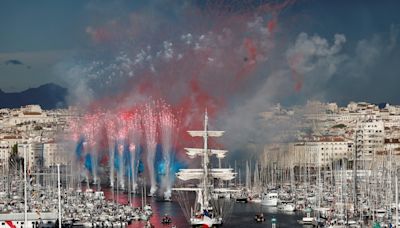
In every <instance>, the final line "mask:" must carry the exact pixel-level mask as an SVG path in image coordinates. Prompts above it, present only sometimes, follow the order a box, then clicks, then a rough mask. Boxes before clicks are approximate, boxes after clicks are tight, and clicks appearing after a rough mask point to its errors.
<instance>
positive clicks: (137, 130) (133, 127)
mask: <svg viewBox="0 0 400 228" xmlns="http://www.w3.org/2000/svg"><path fill="white" fill-rule="evenodd" d="M129 128H130V138H131V144H130V145H129V151H130V153H131V177H132V191H133V192H136V191H137V174H138V166H139V149H140V140H141V134H142V132H141V117H140V115H138V114H137V113H136V112H135V113H134V114H133V115H132V118H131V119H130V121H129Z"/></svg>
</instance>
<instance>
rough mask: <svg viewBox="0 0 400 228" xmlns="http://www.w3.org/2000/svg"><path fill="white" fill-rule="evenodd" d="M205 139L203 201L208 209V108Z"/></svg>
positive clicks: (205, 116)
mask: <svg viewBox="0 0 400 228" xmlns="http://www.w3.org/2000/svg"><path fill="white" fill-rule="evenodd" d="M203 141H204V148H203V149H204V155H203V170H204V176H203V189H204V194H203V203H202V205H201V206H202V210H204V209H208V202H209V186H208V178H209V177H208V115H207V109H206V113H205V115H204V134H203Z"/></svg>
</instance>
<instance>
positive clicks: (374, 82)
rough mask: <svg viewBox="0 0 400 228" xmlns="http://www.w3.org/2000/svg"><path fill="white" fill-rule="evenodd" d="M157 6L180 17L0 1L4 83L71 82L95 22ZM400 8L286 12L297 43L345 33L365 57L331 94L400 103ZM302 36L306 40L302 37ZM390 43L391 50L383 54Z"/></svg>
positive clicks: (356, 3)
mask: <svg viewBox="0 0 400 228" xmlns="http://www.w3.org/2000/svg"><path fill="white" fill-rule="evenodd" d="M166 1H168V0H166ZM161 2H162V1H161ZM181 2H182V1H181ZM273 2H279V1H273ZM199 4H200V5H201V3H199ZM152 5H154V8H155V9H154V11H151V13H159V12H162V13H163V14H170V16H171V18H173V17H174V9H173V8H171V9H168V4H160V1H156V0H152V1H145V0H144V1H87V0H80V1H70V0H65V1H61V0H60V1H54V0H38V1H13V0H9V1H7V0H5V1H1V3H0V88H1V89H2V90H4V91H20V90H23V89H26V88H29V87H34V86H38V85H41V84H44V83H48V82H55V83H59V84H62V85H66V83H65V81H64V80H65V79H64V78H63V76H62V75H60V72H59V70H58V67H57V66H58V65H59V63H60V62H63V61H65V60H66V59H70V58H72V57H75V56H76V55H77V53H78V55H82V53H85V52H86V51H87V50H91V49H93V48H96V47H94V46H93V37H91V36H90V33H91V32H90V31H91V30H90V28H93V27H96V26H97V25H102V24H104V23H107V21H110V19H112V18H117V19H120V17H119V15H124V14H126V13H129V12H130V11H138V10H140V9H141V8H143V7H146V8H147V9H149V8H150V9H151V8H152ZM160 5H161V6H160ZM162 7H163V8H162ZM399 10H400V1H396V0H392V1H377V0H351V1H349V0H335V1H332V0H318V1H317V0H301V1H296V2H295V3H294V4H292V5H291V6H289V7H288V8H287V9H286V10H284V12H283V13H282V17H292V20H297V19H298V20H299V21H300V22H299V23H296V24H295V25H294V26H293V27H291V28H288V29H290V30H291V34H293V39H292V41H291V42H293V43H294V42H295V41H296V37H297V36H298V35H299V34H300V33H307V34H308V36H309V37H311V36H313V35H318V36H319V37H323V38H326V39H327V40H329V42H333V37H334V35H335V34H342V35H344V36H345V40H346V43H345V45H343V47H341V52H343V54H344V55H346V56H347V58H349V59H352V58H354V59H357V61H359V62H350V61H348V62H347V63H346V64H343V65H340V66H338V67H340V69H335V73H334V74H332V76H330V77H329V78H328V79H327V81H328V83H325V84H324V86H325V90H326V91H327V92H326V93H328V94H330V95H329V99H338V100H343V101H345V100H346V99H347V98H346V97H348V96H350V97H351V98H352V99H362V98H363V97H365V99H367V100H368V99H372V100H373V98H374V97H373V96H375V97H376V96H378V99H376V100H382V101H383V100H386V99H387V100H393V101H400V98H396V97H400V96H398V93H397V91H398V89H397V86H395V85H397V84H399V83H400V79H399V76H400V71H399V70H400V67H399V66H400V64H398V63H399V62H400V59H399V56H400V53H399V48H398V32H399V25H400V13H399ZM149 23H150V22H149ZM297 41H298V42H301V40H300V41H299V38H297ZM299 45H300V44H299ZM374 45H375V46H374ZM383 49H385V50H386V49H387V51H384V52H382V53H381V51H382V50H383ZM365 50H366V51H365ZM364 51H365V52H364ZM371 59H372V61H373V62H374V64H373V65H371V64H368V66H367V68H363V69H356V68H357V67H356V66H355V65H362V64H367V63H369V62H368V61H370V60H371ZM334 61H340V60H336V59H335V60H334ZM347 73H348V74H354V75H355V74H357V75H358V74H364V73H365V75H364V76H357V75H356V76H354V77H349V78H343V77H341V75H340V74H347ZM304 83H306V81H305V82H304ZM350 85H352V86H354V87H351V86H350ZM289 99H291V98H289ZM293 99H295V98H293ZM373 101H375V100H373Z"/></svg>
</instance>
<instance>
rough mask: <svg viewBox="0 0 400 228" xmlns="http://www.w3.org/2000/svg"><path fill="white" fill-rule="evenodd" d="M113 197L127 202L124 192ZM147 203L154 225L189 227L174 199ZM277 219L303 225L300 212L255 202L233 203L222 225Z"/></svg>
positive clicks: (138, 227) (135, 199)
mask: <svg viewBox="0 0 400 228" xmlns="http://www.w3.org/2000/svg"><path fill="white" fill-rule="evenodd" d="M104 193H105V196H106V198H107V199H109V200H112V198H113V194H112V192H111V191H110V190H104ZM114 199H115V200H117V201H118V202H119V203H121V204H127V203H128V202H129V197H128V195H127V194H126V193H119V194H118V195H117V194H116V193H114ZM146 201H147V203H148V204H150V205H151V207H152V208H153V216H152V217H151V219H150V222H151V223H152V224H153V225H154V226H155V227H156V228H158V227H163V228H167V227H172V226H173V225H175V226H176V227H178V228H187V227H190V226H189V224H188V223H187V221H186V219H185V216H184V215H183V212H182V210H181V207H180V206H179V203H178V202H177V201H176V200H173V201H172V202H160V201H158V200H156V199H155V198H152V197H147V199H146ZM132 205H133V206H135V207H140V206H141V205H142V197H141V196H140V195H135V196H132ZM261 211H262V212H263V213H264V216H265V218H266V221H265V222H263V223H257V222H255V220H254V216H255V214H257V213H260V212H261ZM164 215H168V216H170V217H171V218H172V223H171V224H170V225H164V224H161V222H160V221H161V219H162V217H163V216H164ZM272 218H276V219H277V226H276V227H279V228H284V227H290V228H297V227H299V228H303V227H307V226H303V225H300V224H298V222H297V220H299V219H301V218H302V214H301V213H296V212H291V213H282V212H280V211H278V210H277V208H269V207H261V206H260V204H257V203H234V207H233V210H232V213H231V215H230V216H229V217H228V219H226V222H225V224H224V226H223V227H229V228H240V227H246V228H253V227H254V228H256V227H271V226H272V225H271V219H272ZM129 227H130V228H142V227H144V222H133V223H132V224H131V225H129Z"/></svg>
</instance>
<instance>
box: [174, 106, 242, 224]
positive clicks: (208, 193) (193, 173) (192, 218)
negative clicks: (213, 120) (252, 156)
mask: <svg viewBox="0 0 400 228" xmlns="http://www.w3.org/2000/svg"><path fill="white" fill-rule="evenodd" d="M188 133H189V134H190V135H191V136H192V137H202V138H203V142H204V143H203V148H185V150H186V153H187V154H188V155H189V157H190V158H192V159H193V158H196V157H199V158H201V161H202V162H201V163H202V166H201V168H197V169H180V170H179V172H178V173H177V174H176V176H177V177H178V179H180V180H182V181H188V180H197V181H198V184H197V186H195V187H181V188H174V189H173V190H175V191H179V192H181V193H182V192H185V191H194V192H195V193H196V200H195V205H194V206H192V207H191V209H190V212H189V213H190V214H189V216H188V217H189V218H188V220H189V223H190V224H191V225H192V227H218V226H221V225H222V224H223V222H224V220H223V219H224V215H225V214H224V212H222V211H221V208H213V203H212V202H213V200H215V199H213V197H212V195H213V194H215V193H220V194H221V193H222V194H223V193H228V192H234V191H233V190H230V189H228V188H215V186H214V184H213V183H214V180H215V179H219V180H222V181H229V180H232V179H234V178H235V176H236V173H234V172H233V169H231V168H212V167H210V166H211V165H210V159H211V156H214V155H215V156H216V157H217V158H219V159H221V158H224V157H225V154H226V153H227V152H228V151H226V150H216V149H209V148H208V137H220V136H222V135H223V133H224V131H210V130H208V116H207V111H206V113H205V116H204V130H201V131H188ZM217 200H218V199H217ZM222 200H224V199H222ZM182 209H183V208H182Z"/></svg>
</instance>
